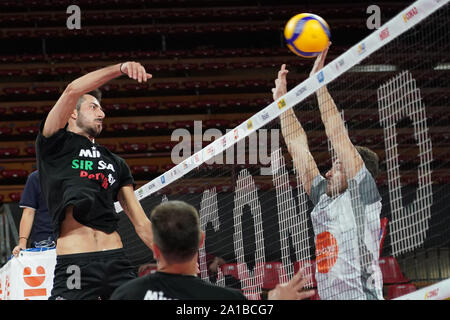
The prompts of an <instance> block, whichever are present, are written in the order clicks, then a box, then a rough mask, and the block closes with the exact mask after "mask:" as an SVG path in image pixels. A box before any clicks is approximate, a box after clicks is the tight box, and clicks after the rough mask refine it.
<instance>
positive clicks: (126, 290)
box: [111, 271, 246, 300]
mask: <svg viewBox="0 0 450 320" xmlns="http://www.w3.org/2000/svg"><path fill="white" fill-rule="evenodd" d="M111 299H112V300H246V297H245V296H244V295H243V294H242V292H241V291H239V290H237V289H232V288H226V287H220V286H218V285H215V284H212V283H209V282H206V281H204V280H202V279H201V278H199V277H197V276H190V275H182V274H171V273H165V272H159V271H157V272H155V273H151V274H147V275H145V276H143V277H140V278H136V279H133V280H131V281H128V282H127V283H125V284H123V285H121V286H120V287H119V288H117V289H116V290H115V291H114V292H113V294H112V295H111Z"/></svg>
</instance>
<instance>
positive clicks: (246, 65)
mask: <svg viewBox="0 0 450 320" xmlns="http://www.w3.org/2000/svg"><path fill="white" fill-rule="evenodd" d="M228 67H229V68H230V69H254V68H255V67H256V63H255V62H251V61H248V62H230V63H229V64H228Z"/></svg>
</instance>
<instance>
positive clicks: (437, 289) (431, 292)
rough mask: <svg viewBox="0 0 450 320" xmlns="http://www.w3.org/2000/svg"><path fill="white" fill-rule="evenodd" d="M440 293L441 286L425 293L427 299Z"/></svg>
mask: <svg viewBox="0 0 450 320" xmlns="http://www.w3.org/2000/svg"><path fill="white" fill-rule="evenodd" d="M438 294H439V288H436V289H434V290H431V291H428V292H427V293H425V297H424V298H425V300H428V299H431V298H433V297H436V296H437V295H438Z"/></svg>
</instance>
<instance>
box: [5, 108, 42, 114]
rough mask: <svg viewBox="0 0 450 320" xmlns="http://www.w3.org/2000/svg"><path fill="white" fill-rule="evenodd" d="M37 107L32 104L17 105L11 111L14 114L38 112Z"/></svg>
mask: <svg viewBox="0 0 450 320" xmlns="http://www.w3.org/2000/svg"><path fill="white" fill-rule="evenodd" d="M37 109H38V108H37V107H32V106H17V107H11V111H12V112H13V113H14V114H21V115H24V114H34V113H36V112H37Z"/></svg>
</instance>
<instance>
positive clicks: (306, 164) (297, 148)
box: [272, 64, 319, 195]
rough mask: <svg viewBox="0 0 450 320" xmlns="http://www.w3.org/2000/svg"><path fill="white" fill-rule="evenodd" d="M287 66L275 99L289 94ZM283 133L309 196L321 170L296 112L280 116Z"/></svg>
mask: <svg viewBox="0 0 450 320" xmlns="http://www.w3.org/2000/svg"><path fill="white" fill-rule="evenodd" d="M287 73H288V70H286V65H284V64H283V65H282V66H281V69H280V71H279V72H278V78H277V79H276V80H275V88H273V89H272V93H273V99H274V100H277V99H279V98H281V96H283V95H284V94H285V93H286V92H287V84H286V75H287ZM280 124H281V133H282V134H283V138H284V141H285V142H286V145H287V148H288V151H289V153H290V155H291V156H292V159H293V162H294V167H295V169H296V170H297V172H298V174H299V175H300V178H301V179H302V183H303V187H304V188H305V191H306V193H307V194H308V195H309V194H310V191H311V185H312V182H313V180H314V178H315V177H316V176H317V175H318V174H319V169H318V168H317V164H316V162H315V161H314V158H313V156H312V154H311V152H310V150H309V147H308V139H307V137H306V133H305V131H304V130H303V127H302V125H301V124H300V121H299V120H298V119H297V117H296V115H295V113H294V110H293V109H292V108H291V109H289V110H286V111H285V112H284V113H283V114H281V116H280Z"/></svg>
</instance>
